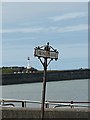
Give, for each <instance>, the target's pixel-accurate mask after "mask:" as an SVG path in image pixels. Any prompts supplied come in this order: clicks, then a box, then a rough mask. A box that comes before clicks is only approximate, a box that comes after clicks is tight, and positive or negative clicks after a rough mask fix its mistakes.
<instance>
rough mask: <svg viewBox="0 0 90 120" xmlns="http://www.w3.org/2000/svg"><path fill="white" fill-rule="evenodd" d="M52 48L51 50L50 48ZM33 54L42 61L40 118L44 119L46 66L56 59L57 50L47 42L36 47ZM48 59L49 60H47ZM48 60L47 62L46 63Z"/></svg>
mask: <svg viewBox="0 0 90 120" xmlns="http://www.w3.org/2000/svg"><path fill="white" fill-rule="evenodd" d="M51 49H52V50H51ZM34 56H35V57H38V59H39V60H40V62H41V63H42V65H43V67H44V74H43V88H42V105H41V119H42V120H43V119H44V104H45V93H46V80H47V78H46V77H47V67H48V65H49V63H50V62H51V61H52V60H53V59H55V60H57V59H58V51H57V50H56V49H54V48H53V47H51V46H49V42H48V43H47V45H44V46H41V47H39V46H38V47H36V48H35V51H34ZM41 57H43V58H44V62H43V61H42V60H41ZM48 59H50V60H49V62H48V61H47V60H48ZM47 62H48V63H47Z"/></svg>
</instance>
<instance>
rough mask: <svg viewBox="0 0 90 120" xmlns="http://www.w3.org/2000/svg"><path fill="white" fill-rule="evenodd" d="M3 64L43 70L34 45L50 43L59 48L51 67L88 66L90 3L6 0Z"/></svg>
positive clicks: (3, 18) (3, 24) (3, 16)
mask: <svg viewBox="0 0 90 120" xmlns="http://www.w3.org/2000/svg"><path fill="white" fill-rule="evenodd" d="M0 34H2V48H3V51H2V58H3V61H2V65H0V66H27V57H28V56H29V57H30V65H31V66H33V67H35V68H37V69H43V67H42V65H41V63H40V61H39V60H38V58H36V57H34V55H33V53H34V48H35V47H37V46H42V45H45V44H46V43H47V42H48V41H49V42H50V45H51V46H53V47H54V48H56V49H57V50H58V51H59V59H58V61H52V62H51V63H50V65H49V67H48V69H58V70H63V69H79V68H87V67H88V3H87V2H50V3H49V2H47V3H44V2H42V3H41V2H12V3H11V2H6V3H5V2H3V4H2V30H1V29H0Z"/></svg>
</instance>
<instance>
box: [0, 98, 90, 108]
mask: <svg viewBox="0 0 90 120" xmlns="http://www.w3.org/2000/svg"><path fill="white" fill-rule="evenodd" d="M8 102H12V103H13V102H14V103H15V102H18V103H22V107H26V104H27V103H35V104H42V103H41V102H40V101H33V100H18V99H2V98H1V99H0V103H1V105H2V106H8V105H12V106H13V107H15V105H14V104H12V103H8ZM5 103H8V104H5ZM78 104H79V105H78ZM80 104H82V105H80ZM83 104H84V105H83ZM85 104H87V105H88V104H90V102H86V101H45V107H46V108H49V105H55V107H54V108H56V107H65V106H68V107H69V106H70V107H71V108H72V107H90V106H85Z"/></svg>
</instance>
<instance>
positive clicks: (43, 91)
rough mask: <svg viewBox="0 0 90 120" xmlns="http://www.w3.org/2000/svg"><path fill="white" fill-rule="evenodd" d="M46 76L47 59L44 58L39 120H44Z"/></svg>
mask: <svg viewBox="0 0 90 120" xmlns="http://www.w3.org/2000/svg"><path fill="white" fill-rule="evenodd" d="M46 76H47V58H44V75H43V89H42V105H41V119H42V120H43V119H44V104H45V93H46Z"/></svg>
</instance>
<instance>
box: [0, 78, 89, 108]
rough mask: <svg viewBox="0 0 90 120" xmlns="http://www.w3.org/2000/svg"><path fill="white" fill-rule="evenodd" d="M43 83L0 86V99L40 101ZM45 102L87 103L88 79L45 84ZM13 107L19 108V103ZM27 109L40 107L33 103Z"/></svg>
mask: <svg viewBox="0 0 90 120" xmlns="http://www.w3.org/2000/svg"><path fill="white" fill-rule="evenodd" d="M42 86H43V83H42V82H41V83H27V84H16V85H3V86H0V90H1V92H0V93H1V94H0V97H1V98H3V99H17V100H32V101H41V100H42ZM45 100H47V101H88V79H81V80H67V81H54V82H47V83H46V95H45ZM15 105H16V106H17V107H18V106H19V107H20V105H21V104H20V103H19V104H17V103H15ZM27 106H28V107H29V106H31V107H40V105H37V104H35V103H32V104H28V105H27Z"/></svg>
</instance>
